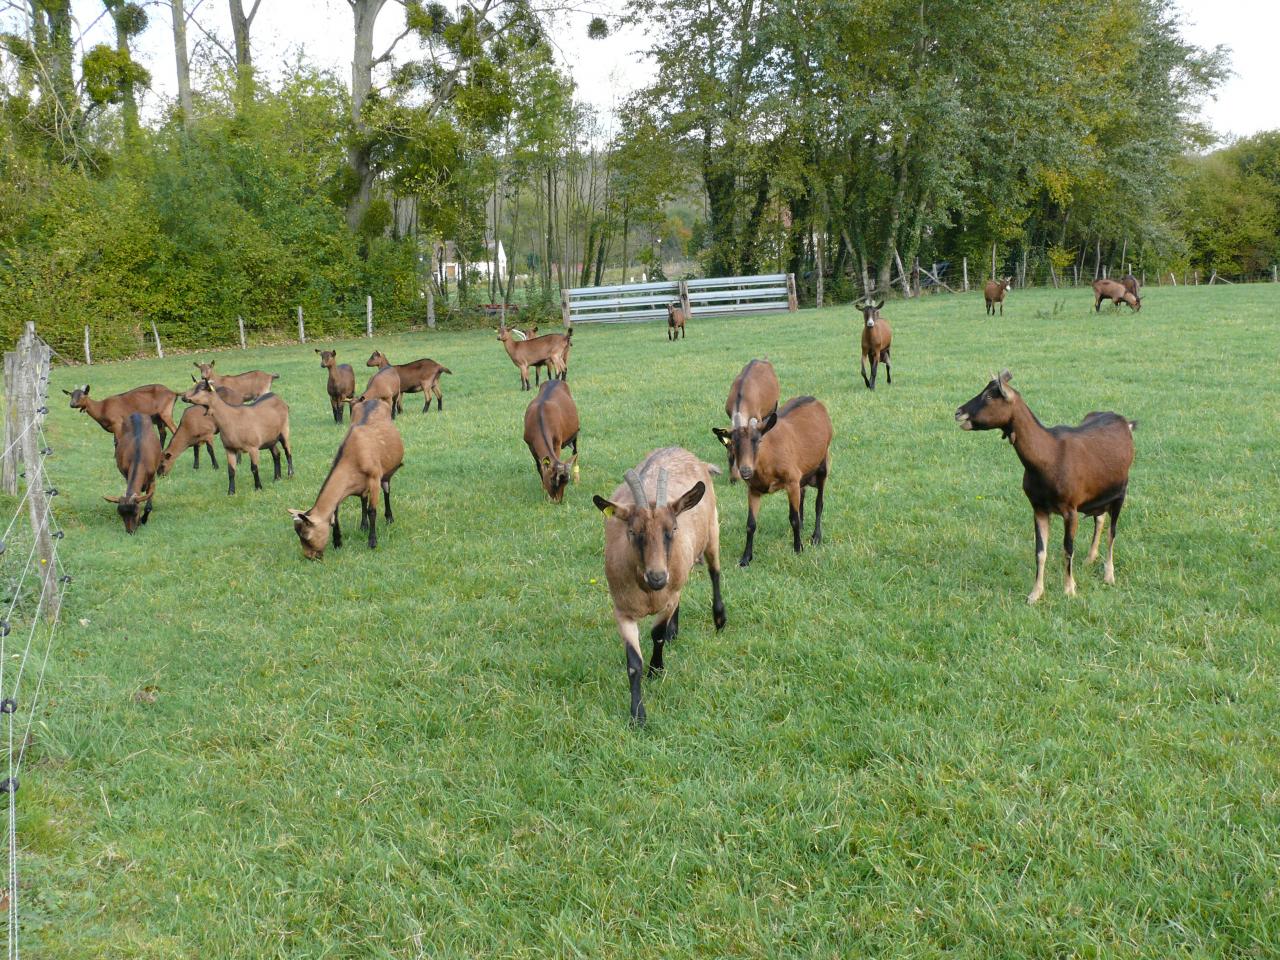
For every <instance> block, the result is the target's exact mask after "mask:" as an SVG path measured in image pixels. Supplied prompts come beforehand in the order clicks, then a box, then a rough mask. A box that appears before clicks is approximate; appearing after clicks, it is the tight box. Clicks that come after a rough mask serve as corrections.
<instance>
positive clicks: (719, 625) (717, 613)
mask: <svg viewBox="0 0 1280 960" xmlns="http://www.w3.org/2000/svg"><path fill="white" fill-rule="evenodd" d="M711 619H712V620H714V621H715V625H716V630H723V629H724V625H725V624H726V623H728V622H729V621H728V618H727V617H726V616H725V615H724V607H721V608H720V609H719V610H712V611H711Z"/></svg>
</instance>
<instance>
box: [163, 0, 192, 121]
mask: <svg viewBox="0 0 1280 960" xmlns="http://www.w3.org/2000/svg"><path fill="white" fill-rule="evenodd" d="M169 10H170V13H171V14H172V17H173V59H174V63H175V65H176V68H177V76H178V108H179V109H180V110H181V111H182V124H183V126H186V127H189V126H190V125H191V120H192V117H193V116H194V106H193V103H192V99H191V65H190V61H189V60H188V56H187V12H186V9H185V7H184V5H183V0H169Z"/></svg>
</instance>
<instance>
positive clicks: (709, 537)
mask: <svg viewBox="0 0 1280 960" xmlns="http://www.w3.org/2000/svg"><path fill="white" fill-rule="evenodd" d="M719 472H720V471H719V470H718V469H717V468H715V467H713V466H711V465H710V464H708V463H703V462H702V461H701V460H699V459H698V458H697V457H695V456H694V455H693V454H691V453H690V452H689V451H687V450H683V449H681V448H680V447H666V448H665V449H662V450H655V451H653V453H651V454H649V456H647V457H646V458H645V459H644V462H643V463H641V464H640V465H639V466H638V467H637V468H636V469H634V470H628V471H627V472H626V475H625V476H626V483H624V484H622V485H621V486H619V487H618V488H617V489H616V490H614V491H613V496H612V497H611V499H609V500H606V499H604V498H603V497H601V496H595V497H593V498H592V499H593V500H594V502H595V505H596V507H597V508H598V509H599V510H600V511H601V512H602V513H603V514H604V515H605V517H606V518H607V519H606V520H605V525H604V571H605V576H606V577H607V578H608V580H609V592H610V593H611V594H612V596H613V618H614V620H615V621H616V622H617V624H618V633H619V634H621V636H622V643H623V645H624V646H625V647H626V651H627V677H628V679H629V680H630V682H631V720H632V722H633V723H638V724H639V723H644V721H645V710H644V703H643V701H642V700H641V697H640V674H641V672H642V670H643V668H644V656H643V654H641V652H640V627H639V621H640V620H642V619H644V618H645V617H649V616H653V617H655V620H654V624H653V629H652V630H651V631H650V633H649V635H650V637H651V638H652V639H653V654H652V656H651V657H650V659H649V676H653V675H654V674H655V673H657V672H659V671H661V670H662V669H663V666H664V664H663V662H662V649H663V647H664V646H665V644H666V643H667V642H668V641H669V640H674V639H675V637H676V634H677V632H678V631H679V629H680V593H681V591H682V590H684V586H685V583H686V582H687V581H688V579H689V572H690V570H692V568H693V565H694V564H695V563H696V562H698V560H699V558H701V559H704V560H706V562H707V572H708V573H709V574H710V575H711V616H712V619H713V620H714V622H715V625H716V629H717V630H720V629H722V628H723V627H724V624H725V614H724V599H723V598H722V597H721V596H720V517H719V514H718V513H717V512H716V492H715V489H714V488H713V487H712V485H711V475H712V474H713V473H719ZM669 490H670V491H674V492H675V496H673V497H671V498H670V499H668V496H667V494H668V491H669Z"/></svg>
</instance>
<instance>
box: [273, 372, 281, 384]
mask: <svg viewBox="0 0 1280 960" xmlns="http://www.w3.org/2000/svg"><path fill="white" fill-rule="evenodd" d="M279 379H280V374H278V373H273V374H272V375H271V382H272V383H275V382H276V381H277V380H279Z"/></svg>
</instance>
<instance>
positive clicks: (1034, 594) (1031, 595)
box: [1027, 590, 1044, 603]
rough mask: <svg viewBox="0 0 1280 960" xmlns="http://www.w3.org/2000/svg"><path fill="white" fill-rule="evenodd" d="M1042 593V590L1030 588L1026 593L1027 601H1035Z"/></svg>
mask: <svg viewBox="0 0 1280 960" xmlns="http://www.w3.org/2000/svg"><path fill="white" fill-rule="evenodd" d="M1043 595H1044V591H1043V590H1032V591H1031V592H1030V593H1029V594H1027V603H1035V602H1036V601H1038V600H1039V599H1040V597H1041V596H1043Z"/></svg>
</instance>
